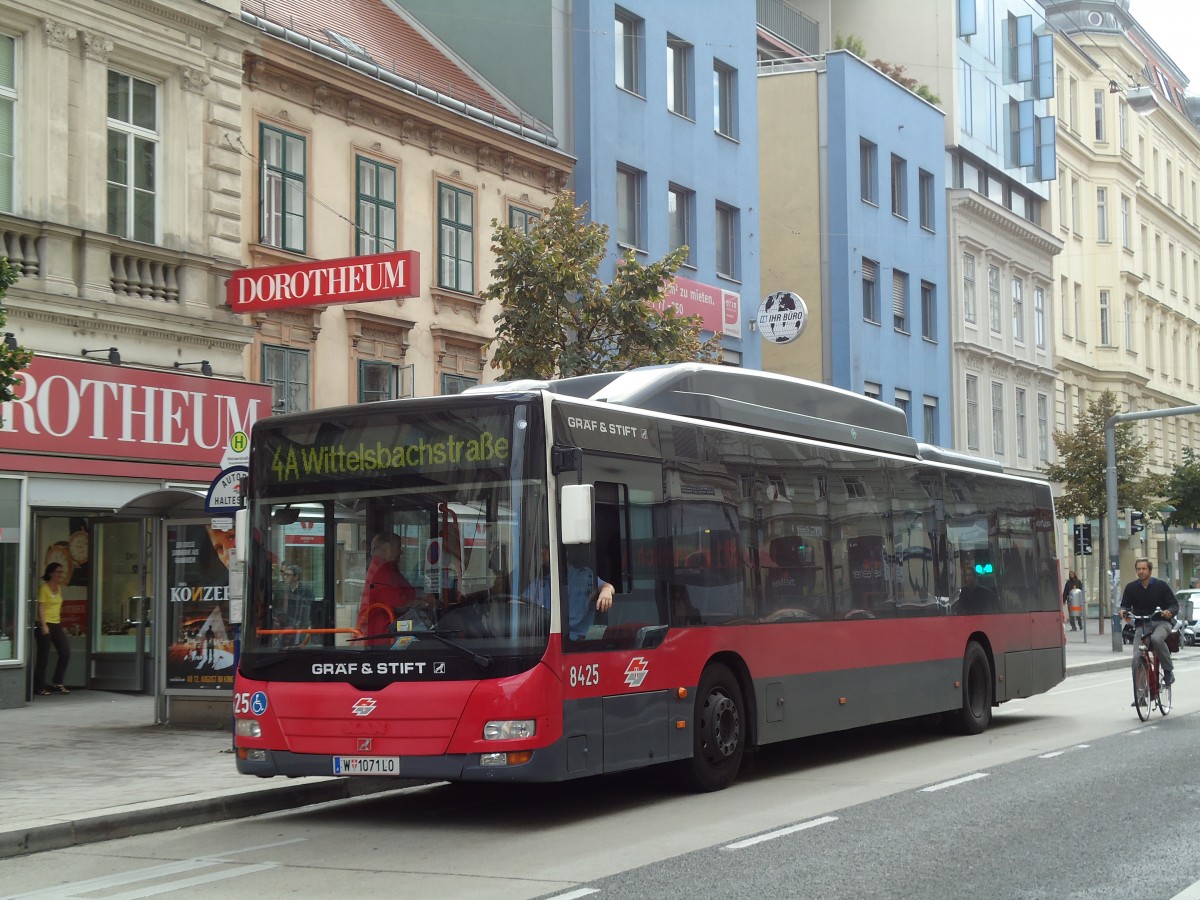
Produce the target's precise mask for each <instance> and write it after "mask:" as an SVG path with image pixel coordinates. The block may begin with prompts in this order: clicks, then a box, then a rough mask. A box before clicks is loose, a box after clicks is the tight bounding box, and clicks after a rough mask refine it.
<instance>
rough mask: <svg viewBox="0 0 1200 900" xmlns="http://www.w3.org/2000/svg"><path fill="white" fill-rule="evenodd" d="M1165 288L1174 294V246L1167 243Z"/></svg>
mask: <svg viewBox="0 0 1200 900" xmlns="http://www.w3.org/2000/svg"><path fill="white" fill-rule="evenodd" d="M1167 288H1168V289H1169V290H1170V291H1171V293H1172V294H1173V293H1175V289H1176V284H1175V245H1174V244H1173V243H1170V242H1168V243H1167Z"/></svg>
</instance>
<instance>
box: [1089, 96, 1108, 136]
mask: <svg viewBox="0 0 1200 900" xmlns="http://www.w3.org/2000/svg"><path fill="white" fill-rule="evenodd" d="M1104 94H1105V92H1104V91H1102V90H1099V89H1097V90H1095V91H1093V92H1092V96H1093V98H1094V101H1095V103H1094V105H1095V114H1096V143H1098V144H1102V143H1104V142H1105V141H1106V140H1108V138H1107V137H1105V134H1104Z"/></svg>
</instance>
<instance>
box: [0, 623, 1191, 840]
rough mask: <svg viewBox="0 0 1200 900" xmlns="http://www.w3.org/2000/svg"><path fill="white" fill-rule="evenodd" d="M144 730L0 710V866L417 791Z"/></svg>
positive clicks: (66, 712)
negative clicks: (248, 766)
mask: <svg viewBox="0 0 1200 900" xmlns="http://www.w3.org/2000/svg"><path fill="white" fill-rule="evenodd" d="M1088 626H1089V633H1088V635H1087V642H1086V643H1085V642H1084V640H1083V634H1082V633H1081V632H1071V631H1068V632H1067V674H1068V675H1078V674H1082V673H1085V672H1095V671H1101V670H1104V669H1114V668H1122V667H1124V666H1127V665H1129V658H1130V650H1129V648H1128V647H1123V648H1122V652H1121V653H1114V652H1113V650H1112V638H1111V635H1109V634H1108V633H1107V631H1106V633H1105V634H1103V635H1097V634H1095V627H1096V623H1095V622H1089V623H1088ZM1189 651H1190V652H1196V651H1194V650H1193V649H1192V648H1188V650H1185V651H1184V652H1185V654H1186V653H1187V652H1189ZM153 722H154V698H153V697H150V696H147V695H142V694H117V693H109V692H105V691H86V690H73V691H72V692H71V693H70V694H69V695H67V696H59V695H54V696H51V697H38V698H36V700H35V702H34V703H32V704H30V705H27V706H23V707H18V708H15V709H0V760H3V762H2V763H0V859H3V858H6V857H13V856H23V855H25V854H29V853H35V852H38V851H42V850H57V849H61V848H63V847H71V846H75V845H78V844H86V843H91V842H93V841H104V840H109V839H112V838H117V837H127V836H129V835H134V834H145V833H148V832H151V831H163V830H166V829H170V828H180V827H185V826H189V825H199V824H203V823H206V822H217V821H221V820H225V819H236V818H241V817H243V816H253V815H258V814H261V813H265V812H273V811H276V810H281V809H293V808H296V807H300V806H306V805H308V804H311V803H323V802H327V801H330V800H339V799H343V798H347V797H356V796H363V795H366V794H372V793H378V792H380V791H387V790H395V789H396V788H400V787H404V786H407V785H411V784H415V783H417V782H413V781H410V780H402V779H391V778H386V779H385V778H336V777H333V776H330V777H328V778H291V779H289V778H266V779H258V778H253V777H250V776H248V775H239V774H238V772H237V768H236V766H235V764H234V757H233V754H232V752H231V749H232V740H231V738H230V735H229V732H228V731H227V730H225V729H221V730H212V729H208V730H205V729H193V728H182V727H176V726H163V725H154V724H153Z"/></svg>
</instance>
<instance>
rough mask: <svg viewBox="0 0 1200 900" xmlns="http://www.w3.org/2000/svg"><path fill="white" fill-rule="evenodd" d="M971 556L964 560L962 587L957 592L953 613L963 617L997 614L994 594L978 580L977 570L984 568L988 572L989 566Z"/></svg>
mask: <svg viewBox="0 0 1200 900" xmlns="http://www.w3.org/2000/svg"><path fill="white" fill-rule="evenodd" d="M976 563H977V561H976V560H975V558H974V557H973V556H971V555H968V556H966V557H965V558H964V562H963V567H962V572H963V586H962V588H961V590H959V592H958V602H957V603H956V604H955V607H954V611H955V612H957V613H960V614H965V615H976V614H979V613H988V612H998V611H999V610H998V608H997V600H996V592H995V591H993V590H992V589H991V588H989V587H987V586H986V585H984V584H982V583H981V582H980V580H979V571H978V570H979V568H982V567H985V566H986V568H987V569H988V570H990V569H991V564H990V563H984V562H979V563H978V565H977V564H976Z"/></svg>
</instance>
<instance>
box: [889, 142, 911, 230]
mask: <svg viewBox="0 0 1200 900" xmlns="http://www.w3.org/2000/svg"><path fill="white" fill-rule="evenodd" d="M892 215H894V216H899V217H900V218H902V219H907V218H908V163H907V162H906V161H905V160H903V159H901V158H900V157H899V156H896V155H895V154H892Z"/></svg>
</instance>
